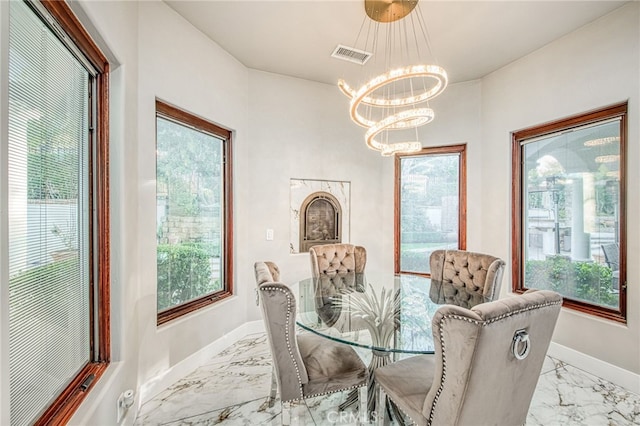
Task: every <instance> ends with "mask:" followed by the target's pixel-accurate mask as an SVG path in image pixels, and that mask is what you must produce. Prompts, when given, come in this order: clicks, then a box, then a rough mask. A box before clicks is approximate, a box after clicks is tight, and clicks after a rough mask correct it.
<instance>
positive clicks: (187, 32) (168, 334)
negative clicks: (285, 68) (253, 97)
mask: <svg viewBox="0 0 640 426" xmlns="http://www.w3.org/2000/svg"><path fill="white" fill-rule="evenodd" d="M138 7H139V15H138V43H139V44H138V49H139V74H138V76H139V81H138V123H139V131H138V143H137V149H138V176H137V179H136V181H135V182H131V184H132V190H135V191H136V192H137V194H136V195H137V197H138V200H139V205H140V208H139V214H138V216H137V218H132V219H134V220H137V229H136V237H137V239H138V243H139V254H138V257H137V259H138V262H139V265H140V268H141V271H143V272H142V273H141V274H140V281H139V291H140V295H139V300H138V314H139V316H138V327H139V330H138V333H139V336H138V337H139V342H138V344H139V345H140V349H139V369H138V383H139V384H144V383H146V382H147V381H149V380H151V379H152V378H154V377H156V376H157V375H159V374H162V373H163V372H165V371H166V370H167V369H170V368H172V367H173V366H175V365H176V364H177V363H178V362H180V361H182V360H183V359H185V358H186V357H188V356H189V355H191V354H193V353H194V352H196V351H198V350H200V349H202V348H203V347H205V346H206V345H208V344H210V343H211V342H213V341H215V340H216V339H218V338H221V337H222V336H224V335H225V334H226V333H229V332H230V331H232V330H234V329H235V328H237V327H239V326H240V325H242V324H243V323H244V322H246V298H247V291H246V290H245V288H246V286H244V285H243V282H245V281H247V277H250V278H251V279H253V277H252V275H250V274H249V273H248V272H247V271H246V268H243V266H244V265H247V264H248V263H249V262H250V258H249V257H248V253H247V252H246V251H245V250H243V247H244V246H245V244H246V243H245V239H246V237H245V236H244V235H243V231H242V230H243V229H246V227H247V222H246V218H247V215H246V214H245V213H244V212H246V210H247V202H248V200H247V199H246V198H245V197H243V191H242V190H241V188H244V187H246V186H247V183H248V182H247V180H248V179H247V172H246V171H247V164H246V161H243V158H246V156H247V143H248V139H247V69H246V68H245V67H244V66H242V65H241V64H240V63H239V62H238V61H237V60H235V59H234V58H233V57H231V56H230V55H229V54H227V53H226V52H225V51H223V50H222V49H221V48H220V47H219V46H218V45H217V44H215V43H213V42H212V41H211V40H209V39H208V38H206V37H205V36H204V35H203V34H202V33H201V32H199V31H197V30H196V29H194V28H193V27H192V26H191V25H190V24H188V23H187V22H186V21H185V20H184V19H182V18H181V17H180V16H179V15H178V14H177V13H175V12H174V11H173V10H172V9H170V8H169V7H168V6H166V4H164V3H162V2H139V3H138ZM156 98H159V99H162V100H163V101H165V102H168V103H170V104H173V105H175V106H177V107H178V108H181V109H184V110H186V111H189V112H191V113H193V114H196V115H198V116H201V117H204V118H205V119H208V120H210V121H213V122H215V123H217V124H219V125H221V126H223V127H226V128H228V129H231V130H232V131H233V136H232V138H233V154H234V157H235V158H234V164H233V166H234V171H235V174H234V189H235V191H236V192H235V195H236V199H235V210H234V215H235V217H234V220H235V229H236V230H237V232H236V233H235V243H236V244H237V247H238V249H236V256H235V262H234V267H235V274H236V275H235V277H236V286H235V293H236V295H235V296H233V297H231V298H228V299H226V300H224V301H222V302H220V303H217V304H215V305H213V306H211V307H208V308H205V309H201V310H200V311H198V312H196V313H193V314H190V315H187V316H185V317H183V318H181V319H179V320H176V321H172V322H170V323H168V324H166V325H162V326H160V327H157V326H156V312H157V311H156V239H155V235H156V212H155V205H156V202H155V199H156V193H155V190H156V187H155V176H156V169H155V151H156V147H155V99H156ZM134 188H135V189H134ZM249 282H250V281H249Z"/></svg>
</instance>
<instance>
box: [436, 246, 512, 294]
mask: <svg viewBox="0 0 640 426" xmlns="http://www.w3.org/2000/svg"><path fill="white" fill-rule="evenodd" d="M429 266H430V269H431V279H432V280H435V281H441V282H442V283H443V284H451V285H453V286H454V287H458V288H462V287H464V289H465V291H466V292H467V293H474V292H475V293H478V294H480V295H481V296H482V297H485V298H486V299H488V300H494V299H495V298H496V297H498V295H499V294H500V285H501V284H502V275H503V273H504V267H505V263H504V261H503V260H502V259H499V258H497V257H494V256H491V255H488V254H483V253H474V252H471V251H464V250H435V251H434V252H433V253H431V256H430V257H429Z"/></svg>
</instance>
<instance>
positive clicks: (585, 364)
mask: <svg viewBox="0 0 640 426" xmlns="http://www.w3.org/2000/svg"><path fill="white" fill-rule="evenodd" d="M547 354H548V355H549V356H550V357H552V358H556V359H559V360H560V361H564V362H566V363H567V364H570V365H572V366H573V367H576V368H579V369H580V370H583V371H586V372H587V373H589V374H593V375H594V376H597V377H600V378H602V379H604V380H607V381H609V382H611V383H614V384H616V385H618V386H620V387H623V388H625V389H626V390H628V391H631V392H633V393H636V394H640V374H636V373H633V372H631V371H629V370H625V369H624V368H620V367H617V366H615V365H613V364H609V363H608V362H605V361H602V360H599V359H597V358H594V357H592V356H590V355H586V354H583V353H582V352H578V351H576V350H574V349H571V348H568V347H566V346H562V345H559V344H557V343H554V342H551V344H550V345H549V350H548V351H547Z"/></svg>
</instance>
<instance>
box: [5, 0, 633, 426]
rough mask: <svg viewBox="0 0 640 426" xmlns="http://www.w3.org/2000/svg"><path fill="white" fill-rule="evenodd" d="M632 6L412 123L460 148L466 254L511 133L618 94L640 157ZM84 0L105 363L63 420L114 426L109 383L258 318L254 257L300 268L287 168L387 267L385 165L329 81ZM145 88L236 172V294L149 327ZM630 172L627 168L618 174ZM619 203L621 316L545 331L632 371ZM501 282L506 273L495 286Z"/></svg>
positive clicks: (150, 228)
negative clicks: (102, 106) (264, 65)
mask: <svg viewBox="0 0 640 426" xmlns="http://www.w3.org/2000/svg"><path fill="white" fill-rule="evenodd" d="M639 6H640V5H638V4H637V3H634V4H632V5H629V6H627V7H626V8H625V9H623V10H621V11H619V12H615V13H614V14H612V15H610V16H609V17H607V18H605V19H603V20H600V21H597V22H595V23H594V24H592V25H590V26H589V27H587V28H585V29H583V30H580V31H578V32H576V33H573V34H571V35H569V36H567V37H565V38H564V39H562V40H560V41H557V42H554V43H552V44H551V45H549V46H547V47H545V48H544V49H541V50H540V51H538V52H535V53H533V54H532V55H529V56H527V57H526V58H523V59H522V60H520V61H517V62H515V63H513V64H511V65H510V66H508V67H505V68H504V69H502V70H499V71H497V72H495V73H494V74H492V75H490V76H488V77H487V78H485V79H483V80H482V81H473V82H468V83H462V84H455V85H451V86H450V87H449V88H447V90H446V91H445V92H444V93H443V94H442V95H441V96H440V97H438V98H436V99H435V100H433V101H432V103H431V106H432V107H433V108H434V110H435V112H436V119H435V121H434V122H433V123H431V124H429V125H427V126H425V127H423V128H421V129H420V135H421V136H422V139H423V140H424V141H425V142H423V144H424V145H425V146H436V145H450V144H457V143H465V142H466V143H467V144H468V147H467V149H468V152H467V154H468V156H467V160H468V165H467V172H468V183H467V186H468V203H467V206H468V210H469V214H468V228H469V229H468V235H467V240H468V244H467V247H468V248H469V249H470V250H471V249H472V250H478V251H487V252H490V253H494V254H496V255H499V256H501V257H503V258H505V259H509V258H510V252H509V244H510V237H509V232H510V230H509V221H510V213H509V208H510V200H509V197H510V195H509V190H510V179H511V177H510V138H509V134H510V132H511V131H513V130H517V129H520V128H523V127H527V126H531V125H535V124H538V123H542V122H545V121H549V120H552V119H557V118H559V117H563V116H567V115H571V114H575V113H578V112H582V111H586V110H589V109H592V108H595V107H600V106H603V105H607V104H611V103H614V102H619V101H622V100H625V99H629V115H630V119H629V156H630V164H637V163H638V162H639V160H640V158H639V157H640V152H639V149H638V144H637V141H638V119H637V118H638V99H639V98H640V96H639V93H638V90H639V87H638V77H637V76H638V75H639V71H640V69H639V68H640V67H639V66H638V62H639V58H638V51H639V46H638V40H639V37H638V7H639ZM82 7H83V9H84V10H85V11H86V13H87V16H88V18H89V19H90V20H91V21H92V22H93V24H94V25H95V28H96V29H97V31H98V32H99V33H100V34H101V35H102V37H103V38H104V40H105V42H106V45H107V46H108V47H109V49H110V50H111V51H112V53H113V56H114V57H115V58H116V59H117V62H118V64H119V65H117V66H116V67H115V68H114V69H112V81H111V131H112V134H111V177H112V183H111V191H112V193H111V199H112V212H111V218H112V238H113V242H112V343H113V360H114V362H113V363H112V365H111V366H110V368H109V369H108V371H107V373H105V376H104V377H103V379H102V380H100V381H99V382H98V384H97V385H96V388H95V389H94V391H92V392H91V393H90V395H89V396H88V398H87V400H86V401H85V403H84V404H83V405H82V406H81V407H80V410H79V411H78V412H77V413H76V415H75V416H74V417H73V419H72V423H73V424H115V423H116V422H115V402H116V398H117V396H118V395H119V394H120V392H122V390H124V389H127V388H133V389H136V390H139V389H140V386H142V385H145V384H148V383H149V382H150V381H153V380H154V379H155V378H157V377H158V376H162V375H163V374H165V373H166V372H167V371H169V370H171V369H172V368H174V367H175V366H176V365H177V364H179V363H180V362H182V361H183V360H185V359H188V358H189V357H190V356H191V355H192V354H194V353H197V352H198V351H199V350H201V349H202V348H204V347H206V346H207V345H209V344H210V343H212V342H214V341H216V340H220V339H223V338H224V337H225V336H226V335H228V333H230V332H231V331H232V330H234V329H238V327H241V326H242V325H243V324H245V323H246V322H247V321H251V320H256V319H258V318H259V313H258V310H257V308H256V307H255V305H254V303H253V288H254V286H255V284H254V277H253V269H252V266H253V262H255V261H256V260H273V261H275V262H277V263H278V264H279V265H280V267H281V269H282V271H283V279H284V280H285V281H293V280H296V279H299V278H302V277H303V276H306V275H307V273H308V267H309V266H308V258H307V255H304V254H301V255H291V254H289V249H288V243H289V238H288V232H289V179H290V178H307V179H329V180H348V181H350V182H351V194H352V198H351V205H352V211H351V236H350V237H351V238H350V239H351V241H352V242H354V243H358V244H362V245H365V246H367V247H368V248H370V250H369V251H370V253H371V254H370V256H369V262H370V263H371V264H372V265H377V264H379V265H383V267H385V268H391V267H392V258H393V257H392V253H393V160H392V159H389V158H382V157H380V156H379V154H377V153H375V152H371V151H369V150H367V149H365V147H364V140H363V132H362V129H361V128H359V127H357V126H356V125H354V124H353V123H351V122H350V120H349V119H348V114H347V105H348V104H347V100H346V98H344V97H343V96H342V95H341V94H340V92H339V91H338V90H337V88H336V87H334V86H332V85H324V84H318V83H312V82H308V81H304V80H299V79H294V78H289V77H284V76H279V75H274V74H269V73H264V72H259V71H253V70H248V69H246V68H245V67H244V66H242V65H241V64H240V63H239V62H237V61H236V60H235V59H234V58H232V57H231V56H229V55H228V54H227V53H226V52H224V51H223V50H221V49H220V48H219V47H218V46H217V45H216V44H215V43H213V42H212V41H210V40H208V39H207V38H206V37H205V36H204V35H203V34H202V33H200V32H198V31H196V30H195V29H194V28H193V27H191V26H190V25H189V24H187V23H186V22H185V21H184V20H183V19H182V18H180V17H179V16H178V15H177V14H176V13H174V12H173V11H172V10H171V9H170V8H168V7H167V6H166V5H165V4H164V3H161V2H102V1H91V0H89V1H83V2H82ZM0 18H2V14H0ZM156 97H158V98H161V99H163V100H164V101H167V102H169V103H172V104H175V105H176V106H178V107H180V108H184V109H186V110H188V111H190V112H192V113H195V114H197V115H200V116H202V117H205V118H207V119H210V120H212V121H214V122H217V123H218V124H220V125H222V126H224V127H227V128H230V129H232V130H233V132H234V133H233V138H234V139H233V143H234V168H235V174H234V191H235V211H234V215H235V234H234V240H235V245H236V251H235V256H236V257H235V277H236V281H235V292H236V296H234V297H233V298H230V299H229V300H226V301H224V302H222V303H220V304H217V305H215V306H212V307H209V308H207V309H204V310H202V311H200V312H197V313H194V314H191V315H189V316H187V317H185V318H183V319H180V320H177V321H174V322H172V323H171V324H168V325H165V326H161V327H157V326H156V289H155V282H156V272H155V271H156V266H155V207H154V206H155V161H154V158H155V131H154V123H155V116H154V113H155V108H154V100H155V98H156ZM639 177H640V176H638V170H637V168H635V169H634V168H630V176H629V181H630V182H638V181H639ZM478 188H482V190H480V189H478ZM627 199H628V202H629V207H628V217H629V218H630V220H629V223H628V228H629V229H628V235H627V241H628V242H629V246H628V250H629V252H628V257H629V262H628V276H629V287H630V290H629V302H628V305H629V307H630V315H629V324H628V326H626V327H625V326H621V325H618V324H613V323H610V322H608V321H602V320H597V319H594V318H590V317H586V316H584V315H581V314H576V313H573V312H571V311H566V310H565V311H563V313H562V315H561V318H560V322H559V325H558V329H557V332H556V334H555V337H554V339H555V340H556V342H558V343H560V344H562V345H565V346H567V347H570V348H573V349H576V350H578V351H581V352H584V353H586V354H589V355H592V356H594V357H597V358H600V359H602V360H604V361H607V362H610V363H612V364H615V365H617V366H620V367H622V368H625V369H627V370H629V371H632V372H636V373H638V372H640V366H639V365H638V364H639V362H640V350H639V346H640V344H639V332H638V327H639V314H640V312H638V309H637V307H638V306H640V303H639V302H640V300H639V298H640V297H639V291H638V290H639V286H638V279H637V277H638V276H639V272H640V271H638V268H639V265H638V264H639V263H640V262H637V259H639V254H640V247H639V241H640V238H639V237H640V235H639V234H640V229H639V227H638V225H637V224H636V223H634V222H635V221H634V220H633V219H634V218H636V217H638V214H639V213H640V211H639V210H640V199H639V194H638V190H637V186H634V187H633V189H632V190H630V191H629V194H628V198H627ZM266 228H272V229H274V230H275V240H274V241H265V239H264V232H265V229H266ZM634 260H635V261H634ZM509 281H510V274H509V273H507V274H506V275H505V282H504V283H503V290H504V292H506V291H507V290H506V289H508V288H510V282H509ZM2 330H4V329H2ZM5 337H6V333H5V332H4V331H2V338H3V339H4V338H5ZM2 341H4V340H2ZM3 347H4V346H3ZM0 364H3V365H4V364H6V360H5V358H0ZM4 373H6V368H2V369H0V374H4ZM3 383H5V381H3ZM5 388H6V386H4V385H3V387H2V388H1V389H2V390H3V393H2V395H3V396H2V402H1V404H2V405H1V407H3V408H4V407H6V406H7V404H6V402H7V398H6V392H5ZM4 411H5V410H3V412H4ZM133 414H135V413H133ZM2 418H4V417H0V419H2ZM127 420H128V421H129V422H130V421H132V420H133V419H132V418H131V417H129V418H127Z"/></svg>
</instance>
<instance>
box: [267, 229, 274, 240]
mask: <svg viewBox="0 0 640 426" xmlns="http://www.w3.org/2000/svg"><path fill="white" fill-rule="evenodd" d="M267 241H273V229H267Z"/></svg>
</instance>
